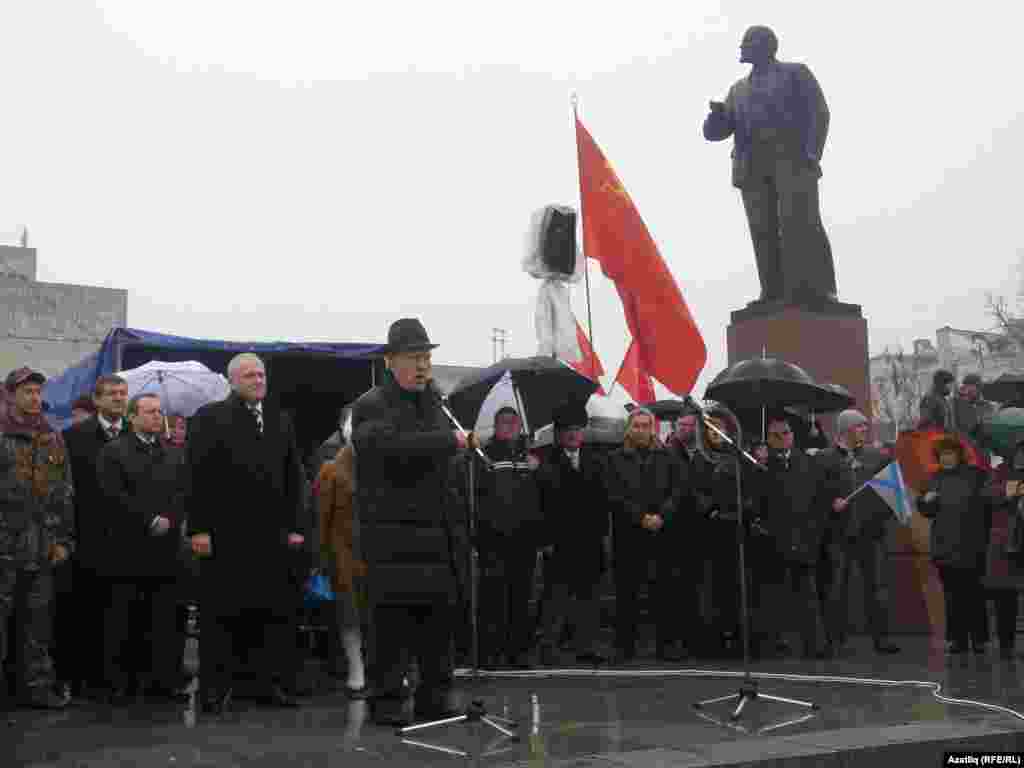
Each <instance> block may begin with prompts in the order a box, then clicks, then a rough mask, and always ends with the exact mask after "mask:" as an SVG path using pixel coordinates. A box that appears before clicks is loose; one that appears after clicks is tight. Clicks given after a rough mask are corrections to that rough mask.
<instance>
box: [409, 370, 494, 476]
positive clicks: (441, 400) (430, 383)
mask: <svg viewBox="0 0 1024 768" xmlns="http://www.w3.org/2000/svg"><path fill="white" fill-rule="evenodd" d="M425 391H426V392H428V393H430V397H431V399H433V401H434V402H435V404H436V405H437V406H438V407H439V408H440V409H441V411H442V412H443V413H444V415H445V416H447V417H448V421H450V422H451V423H452V426H453V427H455V429H457V430H458V431H459V432H461V433H462V436H463V437H465V438H466V439H469V432H468V431H467V430H466V428H465V427H463V426H462V425H461V424H460V423H459V420H458V419H457V418H456V417H455V414H454V413H452V410H451V408H449V407H448V398H447V397H445V396H444V395H443V394H442V393H441V389H440V387H438V386H437V382H436V381H435V380H434V379H428V380H427V387H426V390H425ZM476 455H477V456H479V457H480V459H481V461H483V463H484V466H486V467H490V466H491V465H492V464H493V463H494V462H492V461H491V459H490V457H489V456H488V455H487V454H486V453H484V452H483V451H482V450H481V449H480V448H479V447H478V448H477V449H476Z"/></svg>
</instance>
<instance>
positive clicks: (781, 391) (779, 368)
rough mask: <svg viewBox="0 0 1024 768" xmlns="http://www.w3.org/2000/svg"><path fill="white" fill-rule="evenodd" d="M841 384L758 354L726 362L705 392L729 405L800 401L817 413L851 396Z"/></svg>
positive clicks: (845, 404)
mask: <svg viewBox="0 0 1024 768" xmlns="http://www.w3.org/2000/svg"><path fill="white" fill-rule="evenodd" d="M841 389H842V388H841V387H839V388H835V385H831V386H829V387H825V386H822V385H820V384H818V383H817V382H815V381H814V379H813V378H811V376H810V374H808V373H807V371H805V370H804V369H803V368H801V367H800V366H798V365H794V364H793V363H789V362H786V361H785V360H779V359H777V358H774V357H758V358H752V359H750V360H741V361H740V362H738V363H736V364H734V365H731V366H729V367H728V368H726V369H725V370H724V371H722V372H721V373H719V374H718V375H717V376H716V377H715V378H714V380H713V381H712V382H711V384H709V385H708V388H707V391H706V392H705V394H704V397H705V399H707V400H718V401H720V402H723V403H725V404H726V405H728V406H729V407H730V408H733V409H736V408H739V409H749V408H781V407H784V406H787V405H800V406H804V407H806V408H807V409H808V410H812V411H816V412H819V413H828V412H830V411H841V410H842V409H843V408H848V407H849V406H850V405H852V404H853V402H854V400H853V398H852V397H851V396H850V394H849V393H848V392H846V391H845V390H842V391H839V390H841Z"/></svg>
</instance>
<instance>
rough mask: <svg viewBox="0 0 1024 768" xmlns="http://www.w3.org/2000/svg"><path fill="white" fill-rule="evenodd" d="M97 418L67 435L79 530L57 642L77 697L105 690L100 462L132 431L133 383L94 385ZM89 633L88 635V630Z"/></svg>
mask: <svg viewBox="0 0 1024 768" xmlns="http://www.w3.org/2000/svg"><path fill="white" fill-rule="evenodd" d="M93 402H94V403H95V404H96V414H95V415H93V416H91V417H89V418H88V419H86V420H85V421H82V422H79V423H78V424H76V425H74V426H73V427H70V428H68V429H67V430H65V432H64V443H65V445H67V450H68V456H69V457H70V459H71V475H72V478H73V481H74V485H75V497H74V503H75V528H76V537H77V541H78V545H77V549H76V551H75V554H74V555H73V561H72V566H73V567H72V572H71V584H70V589H68V588H67V585H63V584H60V583H58V589H57V601H56V602H57V606H56V611H55V625H54V636H55V637H54V640H55V642H54V644H55V646H56V648H57V653H56V663H57V672H58V675H59V677H60V678H61V679H63V680H64V681H66V682H69V683H70V684H71V692H72V694H73V695H75V696H78V695H80V694H81V693H82V692H83V690H84V689H85V688H86V686H88V687H89V688H92V689H93V690H94V691H98V690H100V689H105V688H106V687H107V686H106V680H105V678H104V673H103V657H104V652H103V647H104V642H103V631H102V617H103V615H104V612H105V611H106V608H107V605H108V604H109V602H110V583H109V579H108V576H109V573H108V567H107V566H108V565H109V559H108V557H107V555H108V551H107V545H108V541H107V536H106V522H105V521H106V518H107V512H108V504H107V499H106V497H105V495H104V493H103V489H102V488H101V487H100V481H99V461H100V454H101V453H102V452H103V448H104V446H105V445H106V444H107V443H109V442H111V441H113V440H115V439H117V437H118V436H119V435H120V434H121V433H122V432H123V431H126V430H127V428H128V425H127V423H126V421H125V418H124V415H125V409H126V408H127V406H128V383H127V382H126V381H125V380H124V379H122V378H121V377H120V376H111V375H105V376H100V377H99V378H98V379H96V384H95V385H94V387H93ZM83 629H84V631H83Z"/></svg>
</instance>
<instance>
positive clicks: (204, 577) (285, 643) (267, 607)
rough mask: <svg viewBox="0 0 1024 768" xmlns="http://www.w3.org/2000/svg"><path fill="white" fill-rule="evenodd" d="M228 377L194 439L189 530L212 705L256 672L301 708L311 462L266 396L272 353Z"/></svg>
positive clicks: (248, 357) (236, 367) (205, 688)
mask: <svg viewBox="0 0 1024 768" xmlns="http://www.w3.org/2000/svg"><path fill="white" fill-rule="evenodd" d="M228 379H229V380H230V382H231V388H232V390H233V392H232V394H231V395H230V396H229V397H228V398H227V399H226V400H224V401H223V402H219V403H211V404H208V405H205V406H203V407H202V408H200V409H199V411H198V412H197V413H196V415H195V417H194V419H193V423H192V429H191V434H190V435H189V439H188V443H187V445H186V462H187V464H188V470H189V472H190V483H189V485H190V488H189V490H188V494H187V496H186V504H185V510H186V520H187V528H188V533H189V536H190V537H191V540H192V551H193V552H194V553H196V554H197V555H199V556H200V557H201V558H203V560H202V564H201V568H200V583H201V587H202V593H201V594H202V598H201V599H202V602H201V604H200V606H199V608H200V621H201V640H200V642H201V651H200V652H201V659H202V661H201V663H202V673H201V677H200V690H201V697H202V702H203V708H204V710H205V711H207V712H212V713H220V712H222V711H223V710H224V709H225V707H226V706H227V705H228V703H229V702H230V699H231V695H232V691H233V689H234V686H235V684H236V682H240V681H241V679H242V676H243V671H246V670H254V671H255V672H256V674H258V675H259V676H260V677H261V678H262V679H260V680H257V681H255V682H256V683H258V684H259V685H260V687H261V688H262V690H263V692H264V698H265V700H267V701H268V702H269V703H271V704H275V705H277V706H288V707H294V706H295V705H296V702H295V698H294V694H293V689H294V686H295V682H296V675H297V669H296V664H297V660H298V656H297V648H296V632H295V627H296V620H297V615H298V610H299V607H300V602H301V585H299V584H297V583H296V578H295V577H296V571H297V568H298V564H299V563H300V562H301V560H302V554H301V552H300V548H301V547H302V545H303V543H304V542H305V526H304V519H305V515H304V504H303V497H302V494H303V476H302V465H301V463H300V460H299V454H298V451H297V450H296V447H295V432H294V428H293V426H292V422H291V420H290V419H289V418H288V417H287V416H286V415H285V414H284V413H282V412H281V411H280V409H279V408H277V407H276V405H274V404H272V403H270V402H266V401H265V400H264V398H265V397H266V394H267V376H266V369H265V368H264V366H263V361H262V360H260V358H259V357H257V356H256V355H253V354H248V353H246V354H241V355H238V356H236V357H235V358H234V359H233V360H232V361H231V363H230V364H229V365H228ZM250 656H257V657H259V658H258V659H253V658H250ZM247 660H248V661H249V662H250V663H249V664H245V662H246V661H247ZM243 664H245V666H244V667H243Z"/></svg>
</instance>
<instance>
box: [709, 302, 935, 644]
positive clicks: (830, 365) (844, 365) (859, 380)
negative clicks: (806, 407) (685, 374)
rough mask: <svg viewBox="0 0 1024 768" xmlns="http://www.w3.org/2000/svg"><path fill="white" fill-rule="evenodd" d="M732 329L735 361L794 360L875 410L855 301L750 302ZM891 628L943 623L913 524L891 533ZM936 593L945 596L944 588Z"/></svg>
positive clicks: (855, 621)
mask: <svg viewBox="0 0 1024 768" xmlns="http://www.w3.org/2000/svg"><path fill="white" fill-rule="evenodd" d="M731 319H732V322H731V324H730V325H729V328H728V330H727V337H728V351H729V365H733V364H734V363H738V362H739V361H741V360H747V359H750V358H755V357H761V355H762V352H765V351H766V352H767V356H768V357H774V358H779V359H782V360H785V361H787V362H790V363H795V364H796V365H799V366H800V367H801V368H803V369H804V370H805V371H807V373H809V374H810V375H811V377H813V378H814V379H815V380H816V381H818V382H822V383H826V382H827V383H832V384H840V385H842V386H843V387H846V389H848V390H849V391H850V394H851V395H853V396H854V397H855V398H856V399H857V402H856V404H855V405H854V407H855V408H857V409H858V410H860V411H861V412H863V413H864V414H865V415H866V416H868V417H869V418H870V417H871V394H870V393H871V388H870V374H869V370H868V324H867V320H865V319H864V317H863V316H862V314H861V309H860V307H859V306H858V305H856V304H842V303H835V304H828V305H823V306H818V307H792V306H780V305H772V304H751V305H750V306H748V307H747V308H746V309H741V310H739V311H736V312H733V313H732V318H731ZM822 421H823V422H824V424H825V428H826V430H827V431H828V432H829V433H830V434H832V435H834V427H835V425H834V419H833V417H831V416H823V417H822ZM887 543H888V550H889V553H890V554H889V562H888V583H889V594H890V600H889V616H890V628H891V631H892V632H893V633H897V634H903V633H908V634H928V633H933V636H935V633H938V635H939V636H941V633H942V631H943V630H942V626H941V624H942V622H941V619H938V620H937V617H936V616H935V615H934V614H935V611H934V610H930V608H932V605H933V603H934V602H935V594H936V588H937V586H938V585H937V584H936V582H935V579H934V575H933V574H932V571H933V570H934V569H932V568H931V567H930V564H929V563H928V559H927V554H926V553H925V552H924V551H922V550H921V548H920V547H918V546H916V545H915V543H914V542H913V541H912V537H911V533H910V531H909V530H908V529H900V528H899V527H898V526H896V525H895V524H894V525H893V526H892V527H891V530H890V535H889V539H888V542H887ZM850 586H851V593H850V596H849V606H850V620H851V625H852V626H854V627H857V628H860V629H861V630H863V629H864V625H865V621H864V600H863V588H862V585H861V578H860V574H859V573H855V574H854V575H853V577H852V579H851V585H850ZM939 590H940V591H938V593H937V594H938V595H939V601H940V602H941V594H942V593H941V587H939Z"/></svg>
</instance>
